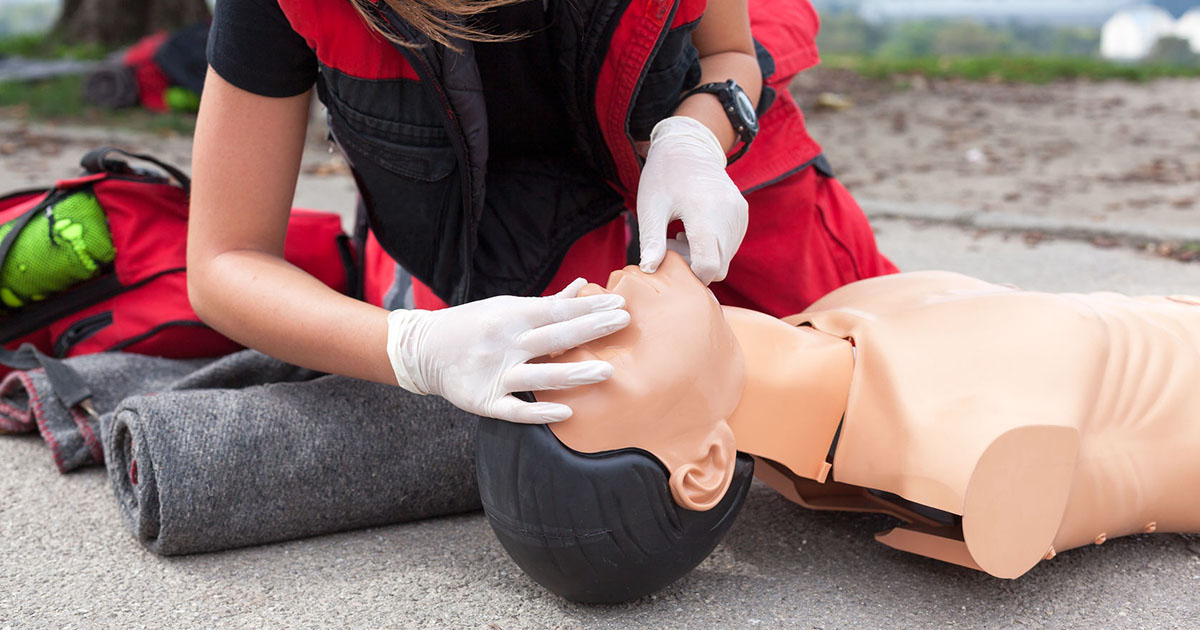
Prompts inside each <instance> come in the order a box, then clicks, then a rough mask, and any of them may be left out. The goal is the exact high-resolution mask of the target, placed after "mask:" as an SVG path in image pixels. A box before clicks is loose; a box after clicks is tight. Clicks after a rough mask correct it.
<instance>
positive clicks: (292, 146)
mask: <svg viewBox="0 0 1200 630" xmlns="http://www.w3.org/2000/svg"><path fill="white" fill-rule="evenodd" d="M309 100H310V95H309V94H299V95H296V96H292V97H286V98H268V97H263V96H258V95H255V94H251V93H249V92H246V91H244V90H241V89H239V88H237V87H235V86H233V85H232V84H230V83H228V82H227V81H225V80H224V79H222V78H221V76H220V75H218V74H216V73H215V72H212V71H210V72H209V74H208V77H207V78H206V80H205V83H204V96H203V98H202V99H201V103H200V115H199V118H198V119H197V121H196V134H195V147H194V150H193V160H192V171H193V180H192V198H191V216H190V218H189V221H188V296H189V298H190V299H191V301H192V308H194V309H195V310H196V313H197V314H198V315H199V316H200V318H201V319H203V320H204V321H205V323H207V324H209V325H210V326H212V327H213V328H215V329H216V330H218V331H219V332H221V333H223V334H225V335H226V336H228V337H229V338H231V339H233V340H234V341H237V342H239V343H241V344H243V345H246V346H249V347H251V348H255V349H257V350H261V351H263V352H266V353H268V354H271V355H273V356H276V357H278V358H280V359H283V360H285V361H289V362H291V363H295V364H297V365H302V366H304V367H309V368H313V369H317V370H321V371H325V372H334V373H338V374H344V375H347V376H355V377H359V378H364V379H368V380H373V381H379V382H383V383H394V382H395V376H394V375H393V373H392V370H391V367H390V363H389V361H388V358H387V320H386V318H387V312H386V311H384V310H383V309H380V308H377V307H374V306H371V305H369V304H365V303H363V302H359V301H357V300H353V299H351V298H348V297H346V296H344V295H341V294H339V293H337V292H336V291H334V290H333V289H330V288H329V287H327V286H325V285H324V284H322V283H321V282H320V281H318V280H317V279H315V278H313V277H312V276H310V275H308V274H307V273H305V272H304V271H302V270H300V269H299V268H297V267H294V266H292V265H291V264H289V263H287V262H285V261H284V259H283V245H284V240H285V237H286V234H287V225H288V215H289V213H290V210H291V205H292V197H293V195H294V194H295V187H296V178H297V177H298V175H299V171H300V158H301V155H302V154H303V151H304V136H305V129H306V126H307V122H308V106H309Z"/></svg>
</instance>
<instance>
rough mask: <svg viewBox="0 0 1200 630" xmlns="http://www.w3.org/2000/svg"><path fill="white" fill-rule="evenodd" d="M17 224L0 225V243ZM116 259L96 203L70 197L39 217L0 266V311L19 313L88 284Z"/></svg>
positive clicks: (88, 198)
mask: <svg viewBox="0 0 1200 630" xmlns="http://www.w3.org/2000/svg"><path fill="white" fill-rule="evenodd" d="M15 223H16V221H10V222H8V223H5V224H4V225H0V241H3V240H4V238H5V237H6V236H7V235H8V233H9V232H10V231H11V230H12V229H13V226H14V224H15ZM116 253H117V252H116V249H115V248H114V247H113V239H112V233H110V232H109V230H108V220H107V218H106V217H105V216H104V210H103V209H102V208H101V207H100V203H99V202H98V201H96V197H95V196H93V195H92V194H91V193H88V192H77V193H74V194H72V195H70V196H68V197H66V198H64V199H62V200H60V201H58V202H57V203H55V204H54V205H52V206H50V207H49V208H47V209H46V210H44V211H42V212H40V213H38V215H37V216H35V217H33V218H32V219H30V220H29V223H27V224H26V225H25V227H24V228H23V229H22V230H21V233H20V234H18V235H17V238H16V240H15V241H14V242H13V244H12V248H11V249H10V250H9V251H8V256H7V257H6V258H5V259H4V261H3V264H2V265H0V308H6V309H17V308H21V307H22V306H25V305H26V304H28V303H30V302H37V301H40V300H44V299H46V298H47V297H48V296H51V295H53V294H55V293H60V292H62V291H65V290H67V289H69V288H71V287H73V286H75V285H77V284H79V283H81V282H83V281H85V280H90V279H92V278H94V277H96V276H98V275H100V273H101V272H102V271H103V267H104V265H107V264H109V263H111V262H112V261H113V259H114V258H116Z"/></svg>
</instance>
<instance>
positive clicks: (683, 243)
mask: <svg viewBox="0 0 1200 630" xmlns="http://www.w3.org/2000/svg"><path fill="white" fill-rule="evenodd" d="M667 249H668V250H670V251H673V252H675V253H676V254H679V256H680V258H683V261H684V262H685V263H687V264H688V266H689V267H690V266H691V265H692V248H691V246H690V245H688V240H687V235H686V234H684V233H683V232H680V233H679V234H676V235H675V238H671V239H667Z"/></svg>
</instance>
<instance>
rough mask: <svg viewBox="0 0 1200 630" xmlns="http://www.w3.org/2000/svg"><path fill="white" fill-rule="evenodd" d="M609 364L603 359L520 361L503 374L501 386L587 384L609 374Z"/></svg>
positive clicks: (517, 389) (525, 387)
mask: <svg viewBox="0 0 1200 630" xmlns="http://www.w3.org/2000/svg"><path fill="white" fill-rule="evenodd" d="M612 375H613V366H612V364H610V363H608V362H607V361H580V362H578V363H522V364H520V365H516V366H513V367H512V368H510V369H509V370H508V373H507V374H505V375H504V390H505V391H509V392H537V391H542V390H547V389H567V388H568V387H577V386H579V385H591V384H592V383H599V382H601V381H606V380H608V379H610V378H612Z"/></svg>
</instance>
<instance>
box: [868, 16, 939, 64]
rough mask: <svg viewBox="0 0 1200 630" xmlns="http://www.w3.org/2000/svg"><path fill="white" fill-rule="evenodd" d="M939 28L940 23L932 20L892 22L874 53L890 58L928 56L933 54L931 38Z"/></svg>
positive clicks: (932, 38)
mask: <svg viewBox="0 0 1200 630" xmlns="http://www.w3.org/2000/svg"><path fill="white" fill-rule="evenodd" d="M941 28H942V24H941V23H940V22H934V21H920V22H901V23H898V24H894V25H893V26H892V27H891V28H890V29H889V31H888V34H887V37H886V38H885V39H884V41H883V43H881V44H880V45H879V49H878V50H876V54H877V55H878V56H880V57H886V58H891V59H911V58H912V57H929V56H931V55H933V40H934V38H935V37H936V36H937V32H938V30H939V29H941Z"/></svg>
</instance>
